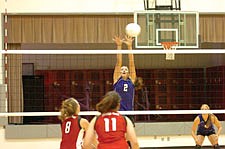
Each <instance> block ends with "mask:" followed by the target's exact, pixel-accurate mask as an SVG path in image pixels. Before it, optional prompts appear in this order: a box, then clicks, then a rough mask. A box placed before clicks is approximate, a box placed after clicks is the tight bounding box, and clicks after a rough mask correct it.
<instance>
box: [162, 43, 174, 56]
mask: <svg viewBox="0 0 225 149" xmlns="http://www.w3.org/2000/svg"><path fill="white" fill-rule="evenodd" d="M161 44H162V46H163V49H164V50H176V45H178V42H161ZM166 60H175V54H174V53H173V52H168V53H166Z"/></svg>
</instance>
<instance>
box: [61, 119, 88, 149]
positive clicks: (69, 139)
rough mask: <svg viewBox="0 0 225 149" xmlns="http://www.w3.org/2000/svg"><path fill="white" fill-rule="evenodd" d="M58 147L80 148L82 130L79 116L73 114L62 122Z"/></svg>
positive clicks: (67, 148)
mask: <svg viewBox="0 0 225 149" xmlns="http://www.w3.org/2000/svg"><path fill="white" fill-rule="evenodd" d="M61 131H62V141H61V144H60V149H81V145H82V142H83V136H84V131H83V130H82V129H81V127H80V117H78V116H73V117H71V118H67V119H65V120H64V121H63V122H62V125H61Z"/></svg>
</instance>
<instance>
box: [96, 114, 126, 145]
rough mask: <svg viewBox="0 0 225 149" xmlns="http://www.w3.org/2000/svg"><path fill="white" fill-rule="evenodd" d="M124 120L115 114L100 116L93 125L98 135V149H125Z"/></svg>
mask: <svg viewBox="0 0 225 149" xmlns="http://www.w3.org/2000/svg"><path fill="white" fill-rule="evenodd" d="M126 127H127V124H126V119H125V117H124V116H122V115H120V114H119V113H117V112H109V113H105V114H102V115H100V116H99V117H98V118H97V120H96V123H95V130H96V132H97V135H98V141H99V144H98V149H106V148H107V149H117V148H118V149H127V148H128V144H127V141H126V139H125V133H126Z"/></svg>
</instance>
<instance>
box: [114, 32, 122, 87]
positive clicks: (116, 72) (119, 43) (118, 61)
mask: <svg viewBox="0 0 225 149" xmlns="http://www.w3.org/2000/svg"><path fill="white" fill-rule="evenodd" d="M113 41H114V42H115V43H116V45H117V50H121V49H122V43H123V40H122V39H121V38H120V37H119V36H114V38H113ZM121 67H122V54H117V56H116V65H115V69H114V74H113V84H114V83H115V82H117V80H118V79H119V77H120V68H121Z"/></svg>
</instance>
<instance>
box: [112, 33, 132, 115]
mask: <svg viewBox="0 0 225 149" xmlns="http://www.w3.org/2000/svg"><path fill="white" fill-rule="evenodd" d="M113 40H114V42H115V43H116V45H117V50H121V49H122V44H123V43H125V44H126V45H127V47H128V50H132V42H133V38H132V37H129V36H125V39H121V38H120V37H119V36H115V37H114V38H113ZM128 61H129V68H128V67H127V66H122V54H117V62H116V66H115V69H114V74H113V88H114V90H115V91H116V92H117V93H118V94H119V95H120V96H121V103H120V109H119V110H120V111H130V110H133V104H134V92H135V86H134V82H135V80H136V70H135V65H134V56H133V54H129V55H128Z"/></svg>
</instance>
